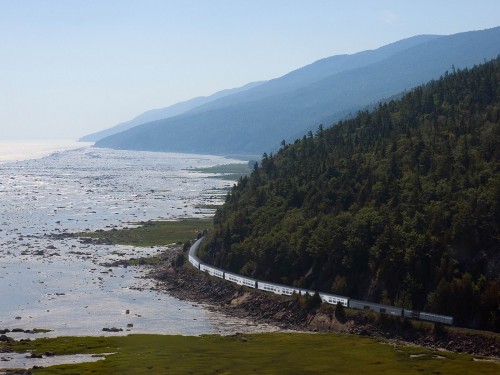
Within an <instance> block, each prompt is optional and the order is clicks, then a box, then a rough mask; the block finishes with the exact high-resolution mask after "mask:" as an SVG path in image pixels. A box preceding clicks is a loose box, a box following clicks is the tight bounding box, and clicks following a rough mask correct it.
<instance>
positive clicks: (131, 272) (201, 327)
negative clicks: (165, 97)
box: [0, 147, 248, 338]
mask: <svg viewBox="0 0 500 375" xmlns="http://www.w3.org/2000/svg"><path fill="white" fill-rule="evenodd" d="M31 157H32V156H31V155H28V156H26V155H25V156H24V157H22V159H29V160H23V161H18V162H13V163H4V164H0V329H2V328H4V329H5V328H9V329H11V330H12V329H13V328H21V329H24V330H31V329H34V328H44V329H50V330H52V332H50V333H48V334H44V335H45V336H63V335H102V334H109V333H105V332H103V331H102V329H103V328H111V327H117V328H121V329H123V331H122V332H121V333H119V334H126V333H164V334H183V335H199V334H206V333H217V332H222V333H224V332H229V331H232V330H234V329H237V330H241V329H242V328H243V327H241V325H242V324H243V325H244V324H248V322H244V321H238V320H228V319H226V318H225V317H224V316H221V315H218V314H216V313H214V312H211V311H209V310H207V309H206V308H204V307H203V306H199V305H196V304H192V303H188V302H185V301H180V300H177V299H175V298H173V297H170V296H168V295H166V294H163V293H158V292H156V291H154V290H151V288H152V283H151V281H149V280H148V279H147V278H144V274H143V272H145V271H144V270H142V269H141V268H140V267H128V268H123V267H121V268H112V269H110V268H107V267H104V266H102V265H101V264H102V263H104V262H107V261H110V260H117V259H123V258H122V257H123V256H124V255H125V257H131V256H134V257H138V256H148V255H152V254H155V253H156V252H158V251H160V250H163V249H165V248H166V247H165V246H163V247H161V248H135V247H131V246H106V245H90V244H81V243H80V242H79V241H78V240H76V239H54V237H53V236H51V234H61V233H64V232H75V231H83V230H96V229H110V228H114V227H123V226H128V225H130V224H131V223H133V222H138V221H145V220H156V219H162V220H165V219H168V220H170V219H179V218H188V217H189V218H192V217H197V218H201V217H207V216H208V215H210V214H211V211H210V210H207V209H203V208H199V206H201V205H204V204H208V205H210V204H216V203H220V198H221V196H224V195H225V194H226V192H227V190H226V189H228V188H229V187H230V186H232V184H233V182H228V181H224V180H221V179H217V178H215V176H214V175H209V174H204V173H199V172H195V171H194V170H193V169H194V168H200V167H208V166H213V165H219V164H227V163H231V162H237V161H235V160H228V159H225V158H222V157H217V156H205V155H186V154H168V153H148V152H130V151H115V150H106V149H94V148H89V147H83V148H82V147H80V148H78V149H71V150H65V151H59V152H56V153H52V154H50V155H49V156H46V157H43V158H40V159H32V158H31ZM123 254H124V255H123ZM112 334H116V333H112ZM9 335H10V336H13V337H15V338H20V337H26V336H27V335H28V336H30V337H39V336H40V335H39V334H37V335H36V336H34V335H30V334H26V333H19V334H9Z"/></svg>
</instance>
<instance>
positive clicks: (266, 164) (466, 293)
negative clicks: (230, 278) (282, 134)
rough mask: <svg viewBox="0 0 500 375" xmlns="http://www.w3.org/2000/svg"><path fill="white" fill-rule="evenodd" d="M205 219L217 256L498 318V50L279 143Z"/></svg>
mask: <svg viewBox="0 0 500 375" xmlns="http://www.w3.org/2000/svg"><path fill="white" fill-rule="evenodd" d="M214 223H215V231H213V232H212V233H211V234H210V237H209V239H208V241H205V245H204V247H203V248H202V253H203V254H202V257H203V258H204V259H205V261H207V262H208V263H211V264H214V265H216V266H220V267H222V268H225V269H228V270H232V271H234V272H238V273H241V274H244V275H249V276H252V277H256V278H259V279H264V280H269V281H274V282H279V283H285V284H290V285H296V286H301V287H306V288H312V289H316V290H320V291H328V292H334V293H338V294H343V295H347V296H350V297H353V298H360V299H364V300H371V301H375V302H382V303H388V304H396V305H398V306H404V307H407V308H415V309H419V310H427V311H432V312H435V313H442V314H446V315H452V316H454V317H455V322H456V323H457V324H459V325H465V326H470V327H475V328H486V329H492V330H496V331H498V330H500V314H499V311H498V306H499V303H500V297H499V296H500V279H499V275H500V228H499V225H498V224H499V223H500V58H497V59H496V60H493V61H491V62H489V63H486V64H484V65H482V66H479V67H474V68H473V69H470V70H468V69H465V70H458V71H456V72H454V73H452V74H445V76H444V77H443V78H441V79H439V80H438V81H433V82H431V83H429V84H427V85H426V86H422V87H418V88H416V89H414V90H412V91H410V92H409V93H407V94H406V95H404V96H403V97H402V99H401V100H398V101H390V102H388V103H385V104H383V105H380V106H379V107H378V108H377V109H376V110H375V111H373V112H367V111H365V112H361V113H359V114H358V116H356V117H355V118H353V119H351V120H346V121H344V122H340V123H338V124H336V126H333V127H331V128H329V129H323V127H319V128H318V130H317V131H316V134H313V133H312V132H309V134H308V135H307V136H304V137H303V138H302V139H300V140H296V141H295V142H294V143H293V144H282V147H281V149H280V150H279V152H277V154H276V155H266V154H265V155H264V157H263V159H262V164H261V167H257V166H256V167H255V169H254V171H253V173H252V174H251V176H250V177H246V178H243V179H240V181H239V183H238V185H236V186H235V187H234V188H233V190H232V191H231V193H230V194H229V195H228V197H227V199H226V202H225V204H224V206H223V207H222V208H221V209H219V210H218V211H217V213H216V215H215V217H214Z"/></svg>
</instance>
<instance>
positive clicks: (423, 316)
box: [403, 309, 453, 325]
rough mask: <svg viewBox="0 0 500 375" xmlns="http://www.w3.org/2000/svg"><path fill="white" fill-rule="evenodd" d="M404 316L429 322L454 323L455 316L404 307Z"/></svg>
mask: <svg viewBox="0 0 500 375" xmlns="http://www.w3.org/2000/svg"><path fill="white" fill-rule="evenodd" d="M403 316H404V317H405V318H410V319H420V320H426V321H429V322H435V323H442V324H448V325H453V317H452V316H448V315H439V314H432V313H426V312H422V311H416V310H408V309H404V311H403Z"/></svg>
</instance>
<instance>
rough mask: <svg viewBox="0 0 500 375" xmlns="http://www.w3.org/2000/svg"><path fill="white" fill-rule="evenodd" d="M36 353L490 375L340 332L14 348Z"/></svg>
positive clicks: (217, 369) (241, 370)
mask: <svg viewBox="0 0 500 375" xmlns="http://www.w3.org/2000/svg"><path fill="white" fill-rule="evenodd" d="M16 349H18V350H34V352H36V353H44V352H54V353H56V354H75V353H96V354H97V353H114V354H109V355H107V356H106V357H105V359H104V360H102V361H98V362H93V363H81V364H71V365H59V366H52V367H47V368H43V369H35V370H33V373H34V374H380V373H384V374H422V373H432V374H494V373H499V371H500V365H499V364H498V363H494V362H485V361H473V359H472V357H471V356H470V355H465V354H455V353H450V352H435V351H430V350H427V349H423V348H420V347H412V346H397V345H395V344H390V343H387V342H386V343H382V342H379V341H377V340H375V339H372V338H367V337H359V336H350V335H339V334H305V333H265V334H250V335H236V336H217V335H208V336H199V337H193V336H162V335H130V336H120V337H60V338H54V339H37V340H35V341H32V342H28V343H20V344H17V345H16Z"/></svg>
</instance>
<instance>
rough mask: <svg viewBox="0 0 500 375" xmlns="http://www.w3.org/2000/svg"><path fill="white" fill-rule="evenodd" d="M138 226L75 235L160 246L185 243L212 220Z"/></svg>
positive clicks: (124, 243) (153, 222)
mask: <svg viewBox="0 0 500 375" xmlns="http://www.w3.org/2000/svg"><path fill="white" fill-rule="evenodd" d="M140 224H141V225H140V226H138V227H136V228H125V229H119V230H117V229H112V230H107V231H103V230H98V231H95V232H82V233H75V234H74V236H75V237H90V238H98V239H100V240H103V241H106V242H108V243H111V244H114V245H133V246H160V245H168V244H172V243H184V242H186V241H188V240H192V239H193V238H196V235H197V233H199V232H203V230H204V229H207V230H210V229H211V228H212V220H201V219H189V220H179V221H148V222H142V223H140Z"/></svg>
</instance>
